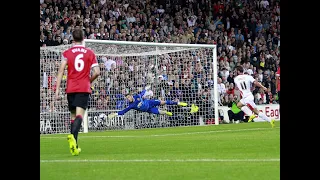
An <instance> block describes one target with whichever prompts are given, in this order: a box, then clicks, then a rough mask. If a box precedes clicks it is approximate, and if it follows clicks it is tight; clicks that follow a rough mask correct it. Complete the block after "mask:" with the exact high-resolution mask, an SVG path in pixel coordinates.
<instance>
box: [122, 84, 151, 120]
mask: <svg viewBox="0 0 320 180" xmlns="http://www.w3.org/2000/svg"><path fill="white" fill-rule="evenodd" d="M145 92H146V90H143V91H142V92H141V93H140V94H137V95H134V96H133V99H134V101H133V102H131V103H129V106H128V107H127V108H125V109H123V110H121V111H119V112H118V115H124V114H125V113H126V112H128V111H129V110H131V109H135V110H137V111H143V112H146V111H148V110H149V107H150V104H149V100H147V99H143V98H142V96H143V95H144V94H145Z"/></svg>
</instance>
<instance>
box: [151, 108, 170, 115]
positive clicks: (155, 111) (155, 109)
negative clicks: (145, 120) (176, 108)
mask: <svg viewBox="0 0 320 180" xmlns="http://www.w3.org/2000/svg"><path fill="white" fill-rule="evenodd" d="M147 112H148V113H151V114H162V115H168V116H172V112H169V111H165V110H160V109H159V108H157V107H152V108H150V109H149V110H148V111H147Z"/></svg>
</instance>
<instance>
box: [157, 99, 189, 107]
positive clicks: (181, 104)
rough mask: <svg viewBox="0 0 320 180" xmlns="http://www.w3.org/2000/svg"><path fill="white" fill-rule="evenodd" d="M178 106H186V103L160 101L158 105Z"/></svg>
mask: <svg viewBox="0 0 320 180" xmlns="http://www.w3.org/2000/svg"><path fill="white" fill-rule="evenodd" d="M165 104H166V105H178V106H184V107H185V106H187V105H188V103H185V102H176V101H170V100H167V101H160V105H165Z"/></svg>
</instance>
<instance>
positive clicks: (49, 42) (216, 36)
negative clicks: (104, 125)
mask: <svg viewBox="0 0 320 180" xmlns="http://www.w3.org/2000/svg"><path fill="white" fill-rule="evenodd" d="M75 28H82V29H83V31H84V34H85V38H87V39H103V40H116V41H137V42H160V43H190V44H216V45H217V59H218V64H219V66H218V75H219V77H218V92H219V104H220V105H225V106H226V105H227V104H228V103H229V101H230V99H233V97H234V96H237V97H240V93H239V90H237V89H236V88H235V85H234V81H233V77H235V76H236V75H237V74H236V72H235V67H236V66H237V65H242V66H243V67H244V68H245V70H246V73H248V74H250V75H252V76H254V78H255V79H257V80H258V81H259V82H262V84H263V85H265V86H266V87H267V88H268V91H267V92H264V91H263V90H262V89H259V88H257V87H252V88H254V90H253V92H254V96H255V102H256V103H257V104H274V103H278V102H277V95H276V85H275V72H276V71H277V68H278V65H279V62H280V2H279V0H220V1H219V0H40V47H49V46H59V45H66V44H71V43H72V31H73V30H74V29H75ZM177 54H178V53H173V54H168V55H162V56H161V57H159V63H158V66H156V65H154V64H153V62H152V59H151V58H150V59H146V60H145V59H142V57H136V58H133V57H117V58H114V57H104V56H101V57H98V60H99V62H100V67H101V72H102V73H101V75H102V76H101V77H99V79H98V81H97V82H96V83H95V84H94V91H93V95H92V100H91V101H92V102H91V103H93V101H94V103H97V105H95V106H94V107H93V108H95V109H97V110H98V109H122V108H124V107H125V106H126V102H125V101H124V100H123V95H122V94H123V93H124V92H126V91H128V90H129V91H131V92H138V91H140V90H142V89H143V87H144V86H145V85H146V84H150V83H152V82H153V81H154V80H155V79H157V80H159V81H160V82H161V83H158V87H153V89H152V90H153V92H151V93H150V95H151V96H153V97H154V98H171V99H173V100H175V99H178V100H180V101H187V102H196V103H197V104H200V106H201V107H202V108H204V109H206V108H207V111H203V112H204V114H206V113H207V112H209V111H211V110H209V107H212V106H210V103H212V101H211V99H212V94H213V93H212V87H213V77H212V71H213V65H212V63H211V59H212V56H211V55H210V52H209V50H205V49H199V50H197V51H195V52H191V51H188V52H187V53H180V54H183V56H178V55H177ZM40 61H41V76H42V78H43V77H45V79H47V80H44V81H42V84H43V85H42V84H41V85H40V91H41V95H40V97H41V102H40V109H41V111H42V112H47V111H60V110H63V109H66V108H67V107H66V106H65V105H66V98H62V100H61V101H58V102H55V101H52V100H51V99H50V98H53V97H54V92H53V91H54V77H55V75H56V72H57V70H58V67H59V61H53V60H52V59H50V58H44V59H41V60H40ZM44 74H45V75H44ZM66 78H67V77H66V76H65V77H64V79H66ZM159 89H161V90H159ZM156 90H157V91H156ZM54 103H58V104H60V105H61V106H58V105H57V104H56V105H55V104H54ZM57 108H58V109H57ZM66 110H67V109H66Z"/></svg>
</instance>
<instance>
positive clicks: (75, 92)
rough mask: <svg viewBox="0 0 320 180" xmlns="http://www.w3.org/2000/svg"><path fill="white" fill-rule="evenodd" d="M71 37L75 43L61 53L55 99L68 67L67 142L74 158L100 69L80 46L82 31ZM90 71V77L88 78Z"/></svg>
mask: <svg viewBox="0 0 320 180" xmlns="http://www.w3.org/2000/svg"><path fill="white" fill-rule="evenodd" d="M72 36H73V40H74V42H75V44H74V46H73V47H71V48H69V49H67V50H66V51H64V52H63V53H62V60H61V65H60V68H59V72H58V76H57V84H56V85H57V87H56V94H55V98H56V99H59V93H60V92H59V90H60V85H61V79H62V76H63V73H64V70H65V68H66V66H67V65H68V68H67V70H68V75H67V88H66V93H67V100H68V107H69V111H70V113H71V134H69V135H68V142H69V147H70V152H71V154H72V155H74V156H75V155H79V153H80V151H81V149H80V148H79V147H78V133H79V130H80V128H81V123H82V118H83V115H84V112H85V110H86V109H87V107H88V100H89V95H90V94H91V88H90V87H91V83H92V82H93V81H94V80H95V79H96V78H97V77H98V76H99V74H100V69H99V64H98V62H97V58H96V55H95V54H94V52H93V51H92V50H91V49H88V48H86V47H84V46H83V45H82V41H83V37H84V36H83V32H82V30H81V29H75V30H74V31H73V32H72ZM91 70H92V75H91V76H90V71H91Z"/></svg>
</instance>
